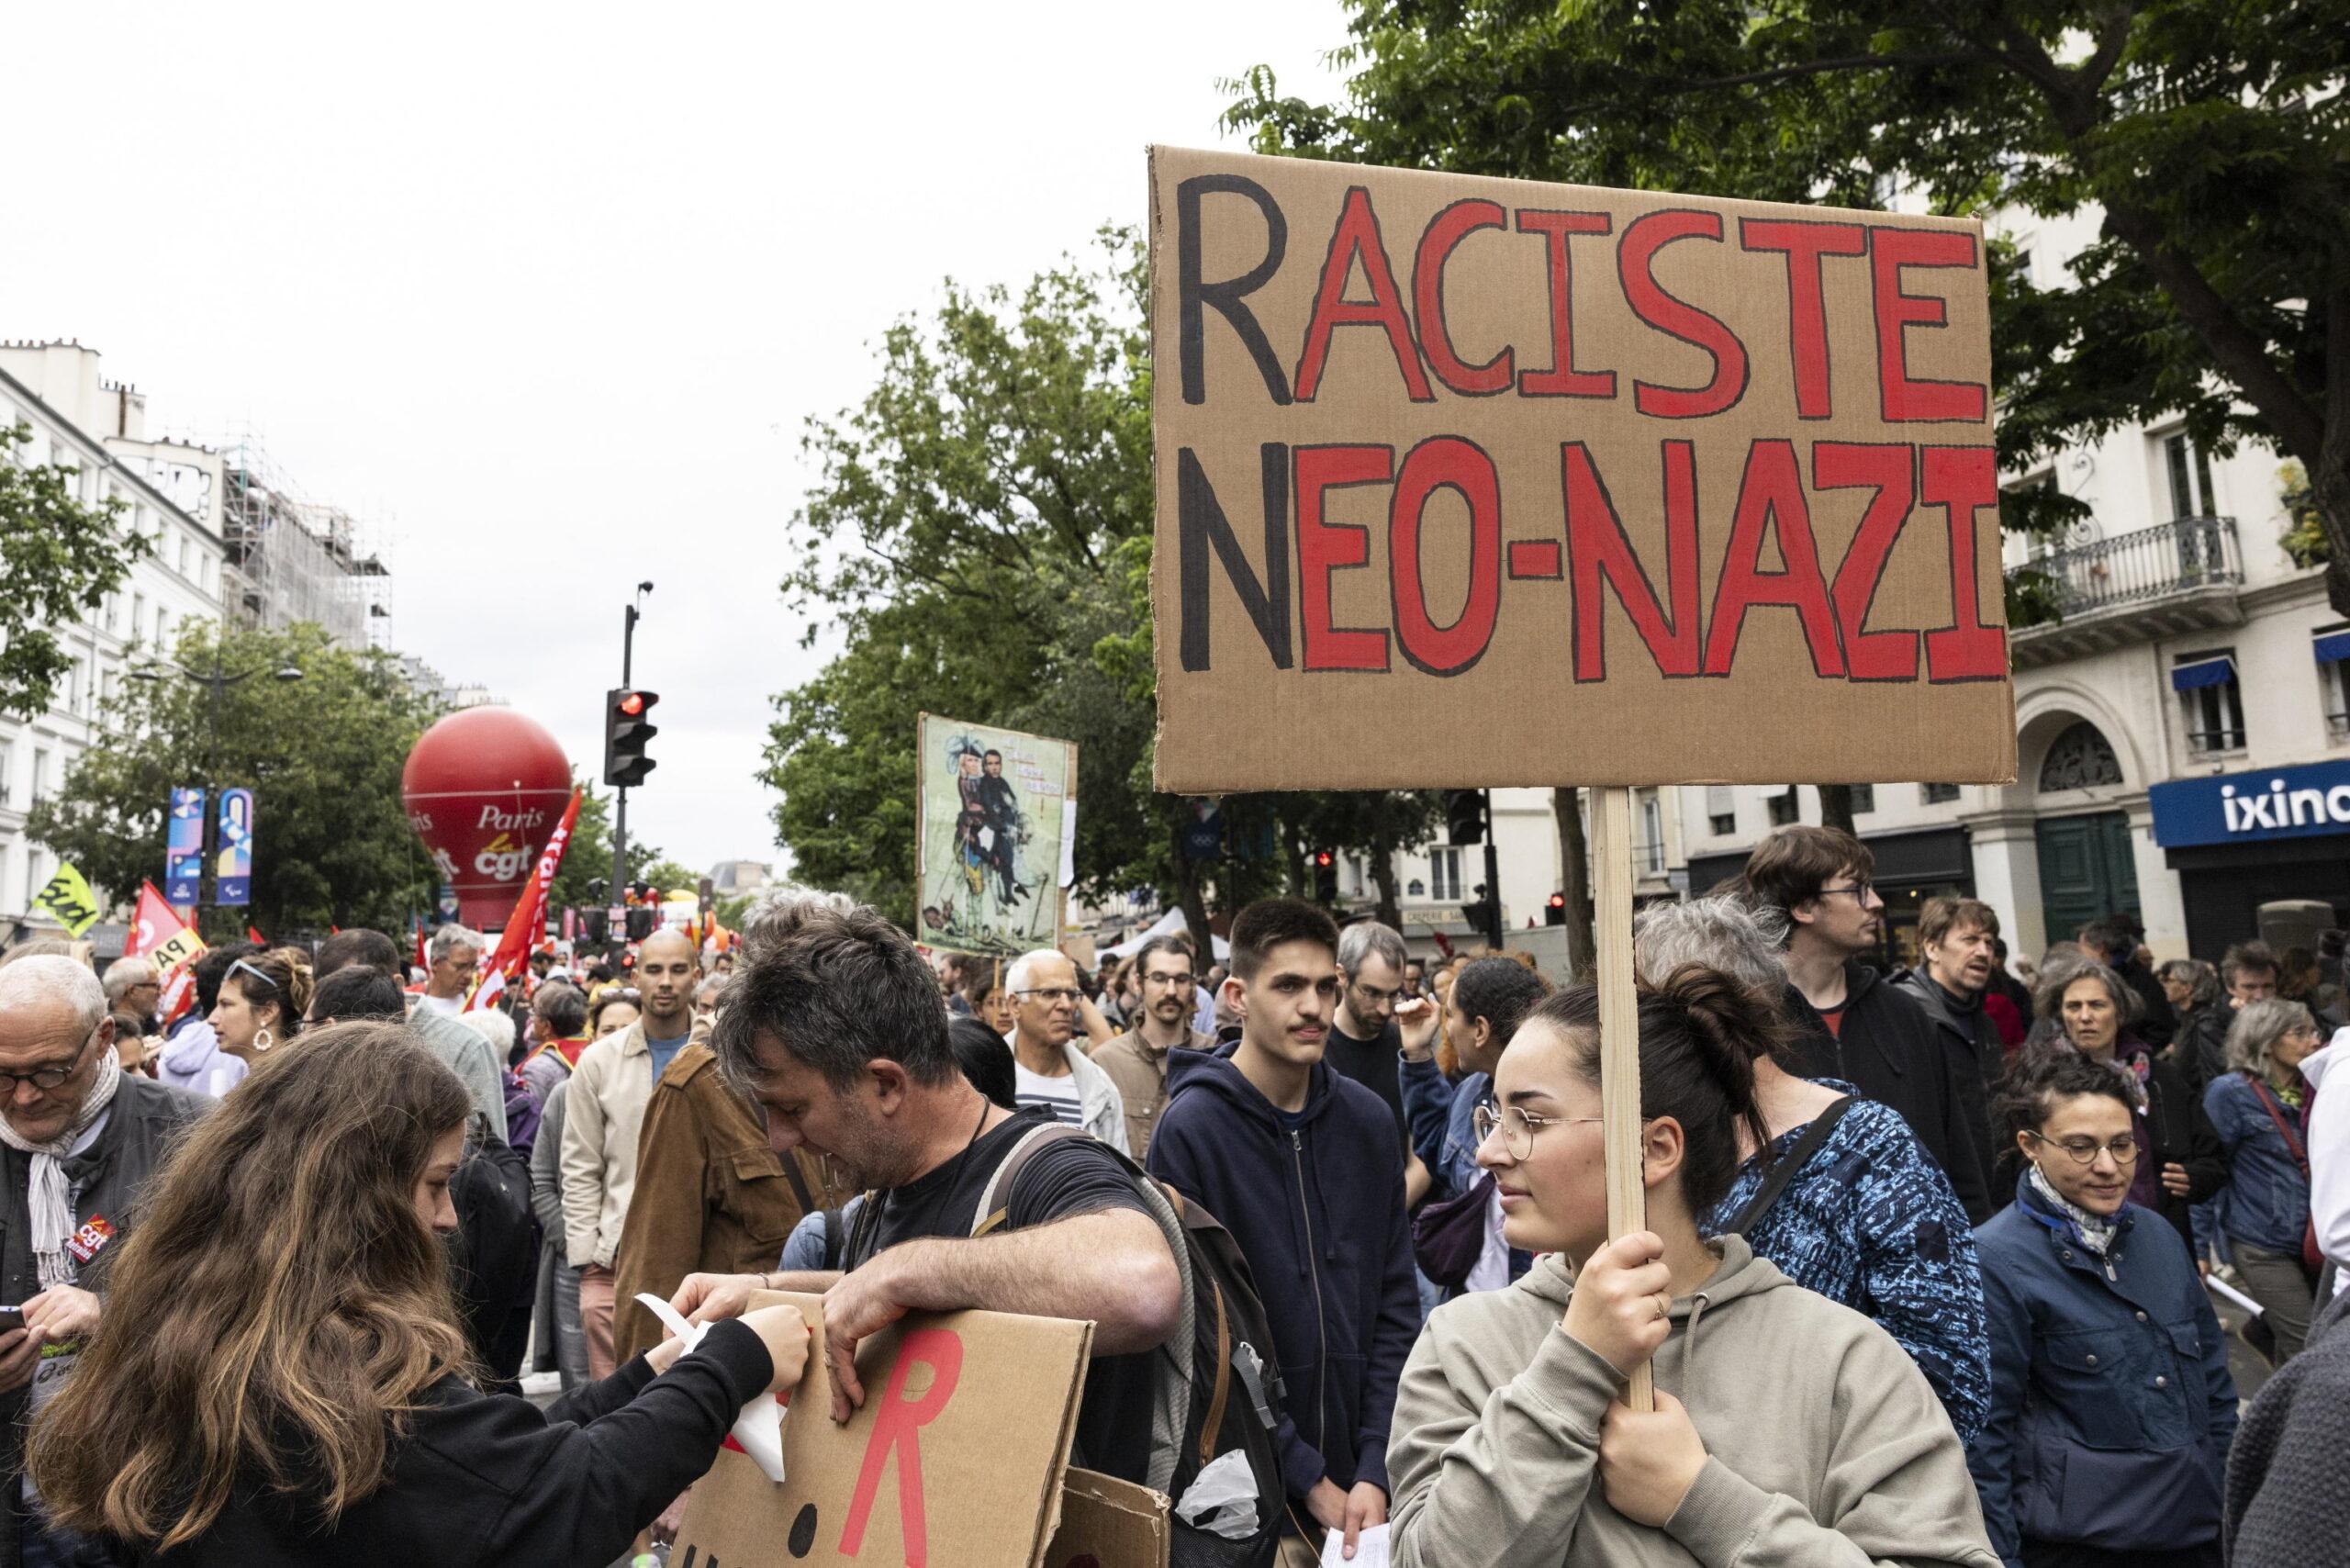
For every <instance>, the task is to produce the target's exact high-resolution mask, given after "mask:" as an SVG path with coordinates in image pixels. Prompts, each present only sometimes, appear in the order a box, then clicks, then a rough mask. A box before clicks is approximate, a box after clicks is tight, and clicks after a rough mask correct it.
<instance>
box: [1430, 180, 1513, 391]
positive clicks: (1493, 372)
mask: <svg viewBox="0 0 2350 1568" xmlns="http://www.w3.org/2000/svg"><path fill="white" fill-rule="evenodd" d="M1505 227H1507V225H1506V224H1505V223H1504V221H1503V218H1502V209H1501V206H1500V204H1499V203H1497V202H1490V201H1456V202H1454V203H1453V204H1452V205H1451V206H1450V207H1446V208H1445V209H1444V210H1443V211H1442V212H1439V213H1438V214H1437V215H1436V217H1434V218H1431V219H1429V220H1428V227H1427V233H1425V234H1423V235H1421V236H1420V251H1419V254H1418V255H1417V256H1416V257H1415V258H1413V261H1412V308H1414V309H1415V310H1417V311H1418V312H1419V313H1420V343H1421V348H1422V352H1423V353H1426V354H1427V360H1428V364H1430V365H1431V366H1433V367H1434V368H1435V370H1436V378H1437V379H1438V381H1441V382H1443V383H1444V384H1445V385H1446V386H1449V387H1451V388H1452V389H1453V390H1454V391H1455V392H1459V393H1460V394H1462V395H1463V396H1464V397H1471V398H1486V397H1491V396H1492V395H1493V394H1494V393H1496V392H1506V391H1508V390H1509V384H1510V377H1511V374H1512V371H1511V365H1512V364H1513V361H1512V359H1511V355H1510V352H1509V349H1508V347H1507V346H1506V345H1505V346H1504V347H1503V349H1502V351H1501V352H1500V353H1497V354H1495V355H1494V357H1493V358H1491V359H1489V360H1487V361H1486V362H1485V363H1484V364H1461V363H1460V354H1458V353H1455V352H1454V351H1453V347H1452V331H1451V329H1450V328H1449V327H1447V326H1446V325H1445V321H1444V263H1446V262H1448V261H1449V260H1451V259H1452V248H1453V247H1454V246H1455V245H1458V244H1460V241H1462V240H1464V239H1466V238H1467V237H1468V236H1469V235H1471V234H1473V233H1475V232H1476V231H1477V230H1480V229H1502V228H1505Z"/></svg>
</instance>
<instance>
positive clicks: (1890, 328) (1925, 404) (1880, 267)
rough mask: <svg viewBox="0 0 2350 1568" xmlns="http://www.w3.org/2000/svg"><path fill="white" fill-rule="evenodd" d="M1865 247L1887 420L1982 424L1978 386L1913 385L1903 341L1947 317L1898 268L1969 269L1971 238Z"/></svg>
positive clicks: (1930, 235) (1876, 241)
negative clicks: (1911, 289)
mask: <svg viewBox="0 0 2350 1568" xmlns="http://www.w3.org/2000/svg"><path fill="white" fill-rule="evenodd" d="M1869 244H1870V249H1869V264H1870V266H1871V268H1872V269H1873V273H1872V279H1871V281H1872V283H1873V284H1874V296H1875V301H1876V382H1877V395H1878V397H1879V398H1881V399H1882V400H1883V402H1884V405H1885V417H1886V420H1887V421H1888V422H1896V421H1900V420H1916V421H1921V422H1931V421H1935V420H1979V419H1981V418H1982V417H1983V409H1984V406H1985V404H1986V400H1987V398H1989V393H1988V392H1987V391H1986V390H1985V388H1984V387H1983V386H1982V384H1981V383H1979V382H1975V381H1913V380H1911V379H1910V378H1909V351H1908V345H1907V344H1905V343H1904V342H1902V338H1903V335H1904V334H1906V333H1907V332H1908V330H1909V329H1910V328H1911V327H1939V326H1941V325H1942V323H1943V322H1944V321H1945V320H1947V319H1949V315H1950V312H1949V310H1948V309H1947V308H1945V307H1944V305H1943V302H1942V300H1941V299H1940V298H1938V297H1935V296H1933V295H1917V294H1904V293H1902V292H1901V269H1902V268H1903V267H1968V268H1972V267H1974V266H1975V264H1976V262H1975V238H1974V236H1973V235H1971V234H1962V233H1959V232H1958V231H1956V230H1950V229H1878V230H1874V232H1873V233H1872V234H1871V235H1870V241H1869ZM1928 656H1929V658H1930V657H1931V655H1928Z"/></svg>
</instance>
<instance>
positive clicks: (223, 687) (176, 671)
mask: <svg viewBox="0 0 2350 1568" xmlns="http://www.w3.org/2000/svg"><path fill="white" fill-rule="evenodd" d="M264 672H265V673H267V674H268V675H269V677H270V678H271V679H273V680H277V681H282V682H292V681H297V680H299V679H301V678H302V671H301V669H300V667H299V666H295V665H283V666H279V667H277V668H276V669H271V668H270V667H269V666H267V665H255V666H253V667H252V668H251V669H244V670H238V671H235V672H234V673H231V672H230V671H229V668H228V666H226V665H225V664H224V663H223V662H222V660H221V657H220V644H219V643H218V641H215V642H214V643H213V644H212V667H211V669H210V670H208V671H205V670H192V669H190V668H188V667H187V666H185V665H183V664H180V663H178V662H176V661H174V660H172V659H158V660H150V661H149V662H148V663H146V664H143V665H139V666H134V667H133V668H132V669H131V670H130V672H129V675H130V678H131V679H133V680H143V681H148V682H150V683H154V684H160V683H162V682H163V681H165V680H168V679H170V678H171V677H172V676H173V675H177V676H179V677H180V678H182V679H184V680H187V681H191V682H193V683H195V684H196V685H197V686H200V687H203V688H204V689H205V690H206V691H207V693H208V697H207V701H206V704H205V726H204V778H203V779H202V780H201V782H202V783H203V785H204V792H205V800H206V806H205V812H204V857H203V862H202V865H203V868H202V869H199V871H198V872H197V881H196V908H197V909H198V910H201V909H203V908H204V907H205V906H206V905H207V903H209V902H211V901H210V900H208V899H207V898H205V897H204V891H205V888H206V886H207V883H210V884H211V885H212V886H213V889H214V890H215V891H216V892H217V891H218V872H217V869H215V868H214V866H213V862H214V857H215V856H216V855H217V854H218V847H219V846H218V843H217V842H216V839H217V837H218V833H217V825H218V824H217V823H215V822H214V821H213V818H214V816H215V815H216V809H215V805H214V802H213V798H214V797H215V796H216V795H217V794H218V788H217V786H218V773H219V769H220V702H221V699H222V698H223V697H225V696H226V695H227V694H228V690H229V688H230V687H232V686H241V685H243V684H244V683H245V682H246V681H248V680H251V679H252V678H253V677H255V676H257V675H261V674H263V673H264Z"/></svg>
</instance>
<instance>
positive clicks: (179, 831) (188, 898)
mask: <svg viewBox="0 0 2350 1568" xmlns="http://www.w3.org/2000/svg"><path fill="white" fill-rule="evenodd" d="M163 823H164V826H163V834H164V842H163V897H164V898H165V899H166V900H168V901H169V902H173V903H175V904H177V905H179V906H180V907H181V908H182V909H192V908H194V907H195V906H196V901H198V900H199V899H201V898H202V897H203V896H204V791H203V790H186V789H182V790H173V791H172V803H171V809H170V810H169V811H168V812H166V813H165V814H164V817H163Z"/></svg>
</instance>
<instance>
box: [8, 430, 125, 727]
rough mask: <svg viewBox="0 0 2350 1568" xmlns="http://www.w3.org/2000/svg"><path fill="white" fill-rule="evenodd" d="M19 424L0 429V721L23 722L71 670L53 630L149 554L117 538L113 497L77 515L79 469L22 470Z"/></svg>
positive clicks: (118, 507)
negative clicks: (1, 586)
mask: <svg viewBox="0 0 2350 1568" xmlns="http://www.w3.org/2000/svg"><path fill="white" fill-rule="evenodd" d="M31 440H32V429H31V427H30V426H28V425H21V424H20V425H16V426H12V427H7V428H0V567H5V570H0V582H5V583H6V584H7V586H8V591H7V592H6V594H0V714H9V715H13V716H14V717H16V718H18V719H31V718H33V717H35V716H36V715H38V714H39V713H41V712H42V711H45V710H47V708H48V707H49V704H50V697H51V695H52V694H54V692H55V691H56V689H57V682H58V678H59V677H61V676H62V675H63V674H64V673H65V672H66V671H67V670H68V669H71V668H72V667H73V655H70V654H68V653H67V652H66V651H65V646H64V644H63V643H62V641H61V640H60V639H59V636H58V632H59V630H60V629H61V628H63V627H69V626H72V625H73V623H74V622H77V621H80V620H82V619H83V616H84V612H85V611H88V610H95V609H96V608H97V607H98V606H99V605H101V604H103V603H105V602H106V595H107V594H109V593H112V592H113V591H114V590H115V589H116V588H119V587H120V586H121V585H122V581H123V579H124V578H125V577H129V575H130V567H131V564H132V563H133V562H136V561H138V560H140V558H141V557H143V556H145V555H146V554H147V553H148V552H149V550H150V549H151V548H152V545H151V542H150V541H149V540H147V539H146V538H145V537H144V536H143V535H139V534H133V533H129V532H125V531H123V530H122V529H121V528H120V527H119V526H118V524H119V522H120V520H121V517H122V514H123V512H124V511H125V510H128V509H127V508H126V507H125V505H124V503H123V502H122V501H121V500H120V499H119V498H113V497H109V498H107V499H106V500H105V501H104V502H102V503H100V504H99V505H97V506H94V507H92V506H84V505H83V504H82V503H81V501H80V500H79V499H77V498H75V496H74V494H73V480H74V478H75V476H78V475H79V474H80V473H81V470H80V469H79V468H76V467H68V466H65V465H60V464H54V463H45V464H41V465H37V466H34V465H26V464H24V463H22V462H21V461H19V460H18V458H17V449H18V448H20V447H22V446H24V445H25V444H26V443H28V442H30V441H31Z"/></svg>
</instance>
